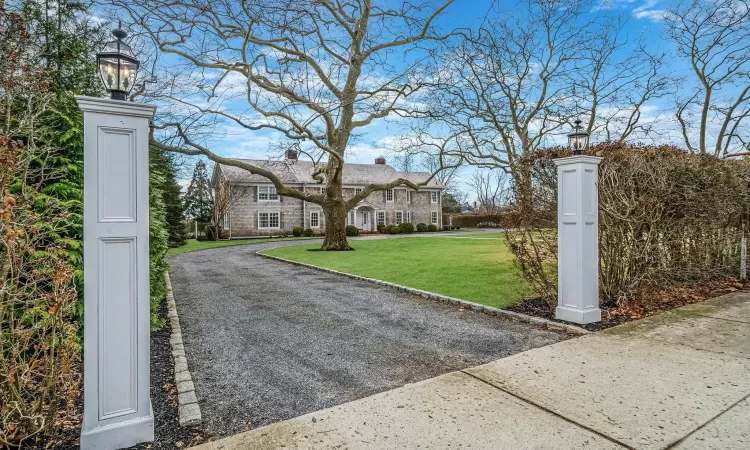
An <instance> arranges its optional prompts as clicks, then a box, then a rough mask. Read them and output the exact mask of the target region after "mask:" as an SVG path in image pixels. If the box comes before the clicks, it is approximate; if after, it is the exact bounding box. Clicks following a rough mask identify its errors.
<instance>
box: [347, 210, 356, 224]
mask: <svg viewBox="0 0 750 450" xmlns="http://www.w3.org/2000/svg"><path fill="white" fill-rule="evenodd" d="M355 224H356V220H355V215H354V211H349V225H355Z"/></svg>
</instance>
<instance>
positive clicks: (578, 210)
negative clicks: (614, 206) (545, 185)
mask: <svg viewBox="0 0 750 450" xmlns="http://www.w3.org/2000/svg"><path fill="white" fill-rule="evenodd" d="M601 160H602V158H598V157H595V156H585V155H579V156H572V157H569V158H561V159H556V160H555V164H556V165H557V183H558V184H557V239H558V241H557V246H558V251H557V255H558V256H557V277H558V280H557V283H558V284H557V286H558V289H557V290H558V292H557V297H558V300H557V301H558V304H557V309H556V311H555V317H556V318H557V319H560V320H566V321H568V322H574V323H579V324H587V323H592V322H599V321H601V320H602V312H601V310H600V309H599V195H598V187H599V181H598V180H599V163H600V162H601Z"/></svg>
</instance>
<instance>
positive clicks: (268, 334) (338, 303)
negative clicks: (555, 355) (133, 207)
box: [169, 240, 566, 437]
mask: <svg viewBox="0 0 750 450" xmlns="http://www.w3.org/2000/svg"><path fill="white" fill-rule="evenodd" d="M310 242H311V241H309V240H308V241H305V243H310ZM281 245H290V242H289V241H286V242H275V243H265V244H248V245H241V246H234V247H225V248H217V249H212V250H202V251H196V252H188V253H182V254H179V255H175V256H173V257H171V258H170V261H169V263H170V276H171V279H172V287H173V289H174V295H175V301H176V303H177V311H178V313H179V316H180V324H181V327H182V337H183V341H184V343H185V352H186V355H187V360H188V364H189V367H190V370H191V373H192V376H193V382H194V384H195V390H196V395H197V397H198V401H199V403H200V406H201V412H202V414H203V420H204V425H203V426H204V431H205V432H207V433H209V434H213V435H215V436H217V437H218V436H226V435H229V434H234V433H238V432H240V431H244V430H246V429H250V428H256V427H259V426H263V425H267V424H269V423H272V422H277V421H281V420H285V419H289V418H291V417H296V416H299V415H302V414H305V413H308V412H312V411H316V410H319V409H323V408H327V407H330V406H334V405H337V404H340V403H345V402H348V401H351V400H355V399H358V398H362V397H366V396H369V395H372V394H375V393H378V392H381V391H385V390H388V389H393V388H396V387H399V386H403V385H404V384H408V383H413V382H416V381H420V380H424V379H427V378H431V377H434V376H437V375H440V374H443V373H447V372H451V371H454V370H458V369H463V368H467V367H471V366H475V365H479V364H483V363H486V362H489V361H492V360H494V359H498V358H502V357H505V356H508V355H511V354H514V353H518V352H522V351H525V350H528V349H530V348H534V347H540V346H544V345H548V344H551V343H554V342H557V341H560V340H563V339H565V338H566V336H564V335H561V334H558V333H554V332H551V331H547V330H542V329H538V328H535V327H533V326H530V325H528V324H521V323H517V322H511V321H508V320H505V319H502V318H498V317H493V316H488V315H485V314H482V313H476V312H472V311H466V310H464V311H462V310H459V309H458V308H456V307H454V306H450V305H446V304H443V303H439V302H434V301H431V300H427V299H424V298H421V297H418V296H414V295H410V294H407V293H403V292H400V291H397V290H394V289H389V288H385V287H382V286H378V285H375V284H372V283H367V282H363V281H357V280H353V279H350V278H347V277H342V276H338V275H334V274H327V273H323V272H319V271H316V270H311V269H307V268H303V267H299V266H295V265H291V264H286V263H283V262H277V261H272V260H269V259H266V258H263V257H260V256H257V255H256V254H255V252H256V251H258V250H261V249H264V248H270V247H276V246H281Z"/></svg>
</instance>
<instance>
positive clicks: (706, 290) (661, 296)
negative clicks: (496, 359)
mask: <svg viewBox="0 0 750 450" xmlns="http://www.w3.org/2000/svg"><path fill="white" fill-rule="evenodd" d="M748 288H750V284H748V283H740V282H739V281H737V279H732V278H728V279H724V280H718V281H714V282H710V283H700V284H697V285H681V286H674V287H671V288H669V289H665V290H662V291H657V292H654V293H652V294H650V295H649V297H648V298H638V299H633V300H631V301H627V302H624V303H622V304H621V305H620V306H616V305H610V306H602V321H601V322H597V323H591V324H588V325H580V326H581V327H582V328H585V329H586V330H588V331H599V330H603V329H606V328H610V327H614V326H617V325H620V324H623V323H626V322H631V321H633V320H638V319H643V318H644V317H648V316H653V315H654V314H659V313H662V312H665V311H669V310H670V309H674V308H679V307H681V306H686V305H690V304H693V303H700V302H702V301H705V300H708V299H710V298H713V297H718V296H720V295H724V294H728V293H730V292H734V291H737V290H740V289H748ZM505 309H507V310H508V311H514V312H518V313H522V314H528V315H530V316H535V317H542V318H544V319H549V320H555V321H557V322H561V323H568V322H564V321H559V320H556V319H555V317H554V313H552V312H551V311H550V309H549V307H548V306H547V303H546V302H545V301H544V300H543V299H541V298H527V299H523V300H521V301H519V302H517V303H516V304H514V305H512V306H509V307H507V308H505Z"/></svg>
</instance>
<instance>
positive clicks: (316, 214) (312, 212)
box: [310, 211, 320, 228]
mask: <svg viewBox="0 0 750 450" xmlns="http://www.w3.org/2000/svg"><path fill="white" fill-rule="evenodd" d="M313 214H315V216H316V220H317V221H318V224H317V225H313V219H312V218H313ZM310 228H320V211H310Z"/></svg>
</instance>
